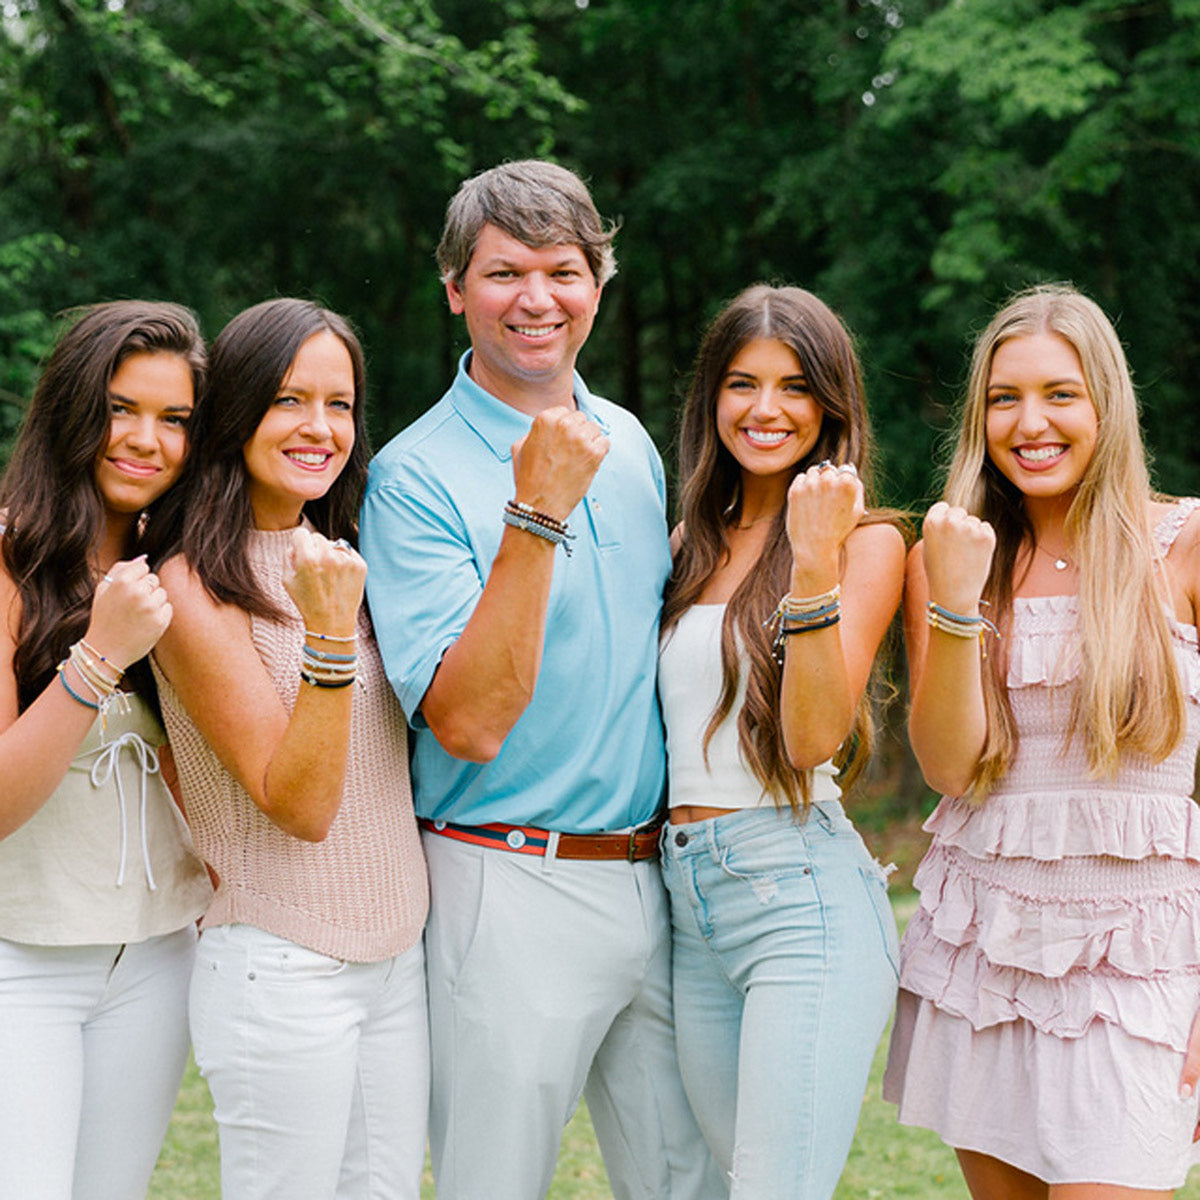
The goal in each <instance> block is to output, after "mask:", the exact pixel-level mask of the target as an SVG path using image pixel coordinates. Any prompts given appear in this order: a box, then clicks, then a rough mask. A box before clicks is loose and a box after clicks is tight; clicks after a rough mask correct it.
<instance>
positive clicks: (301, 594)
mask: <svg viewBox="0 0 1200 1200" xmlns="http://www.w3.org/2000/svg"><path fill="white" fill-rule="evenodd" d="M366 579H367V564H366V563H365V562H364V561H363V560H362V557H361V556H360V555H359V554H358V553H357V552H356V551H355V550H354V549H353V548H352V547H351V546H349V545H347V544H346V543H344V542H340V541H338V542H331V541H330V540H329V539H328V538H326V537H322V536H321V534H319V533H317V532H315V531H314V530H311V529H304V528H300V529H297V530H295V531H294V532H293V534H292V548H291V555H290V558H289V569H288V570H286V571H285V572H284V576H283V586H284V588H286V589H287V594H288V595H289V596H291V598H292V599H293V600H294V601H295V602H296V607H297V608H298V609H299V610H300V615H301V617H303V618H304V625H305V628H306V629H312V630H314V631H315V632H317V633H327V634H332V635H334V636H335V637H345V636H348V635H350V634H352V633H353V632H354V630H355V628H356V626H357V624H358V610H359V608H360V607H361V605H362V598H363V587H364V585H365V583H366Z"/></svg>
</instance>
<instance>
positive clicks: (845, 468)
mask: <svg viewBox="0 0 1200 1200" xmlns="http://www.w3.org/2000/svg"><path fill="white" fill-rule="evenodd" d="M837 473H838V474H839V475H854V476H856V477H857V475H858V468H857V467H856V466H855V465H854V464H853V463H848V462H846V463H839V464H838V467H837Z"/></svg>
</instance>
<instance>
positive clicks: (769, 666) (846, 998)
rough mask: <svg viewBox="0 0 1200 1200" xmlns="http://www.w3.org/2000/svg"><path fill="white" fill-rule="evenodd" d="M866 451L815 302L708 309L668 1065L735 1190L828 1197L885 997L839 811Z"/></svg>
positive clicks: (868, 519)
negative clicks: (674, 1063) (673, 1059)
mask: <svg viewBox="0 0 1200 1200" xmlns="http://www.w3.org/2000/svg"><path fill="white" fill-rule="evenodd" d="M869 448H870V433H869V429H868V424H867V414H866V408H865V404H864V399H863V389H862V383H861V377H860V371H859V366H858V362H857V360H856V358H855V355H854V350H853V347H852V345H851V341H850V338H849V335H848V334H847V332H846V330H845V328H844V327H843V326H842V324H841V322H840V321H839V320H838V318H837V317H836V316H835V315H834V314H833V313H832V312H831V311H830V310H829V309H828V308H827V307H826V306H825V305H824V304H823V303H822V302H821V301H820V300H818V299H817V298H816V297H815V296H813V295H811V294H810V293H808V292H805V291H802V290H801V289H799V288H774V287H766V286H757V287H752V288H750V289H748V290H747V291H745V292H743V293H742V294H741V295H740V296H738V297H737V298H736V299H735V300H734V301H733V302H732V303H731V304H730V305H729V306H728V307H727V308H726V309H725V310H724V311H723V312H722V313H721V314H720V315H719V316H718V317H717V318H716V320H715V321H714V322H713V324H712V326H711V328H710V329H709V331H708V333H707V335H706V336H705V339H704V341H703V343H702V345H701V348H700V352H699V356H698V359H697V362H696V367H695V372H694V375H693V378H692V382H691V387H690V389H689V393H688V397H687V401H686V405H685V409H684V415H683V426H682V432H681V438H680V454H679V459H680V461H679V467H680V477H681V480H682V505H681V508H682V518H683V519H682V522H681V524H680V526H679V528H678V530H677V531H676V535H675V539H674V540H675V544H676V557H675V568H674V572H673V574H672V576H671V580H670V582H669V584H668V588H667V596H666V602H665V607H664V614H663V640H662V649H661V653H660V673H659V690H660V696H661V700H662V707H663V715H664V719H665V721H666V728H667V748H668V763H669V768H668V769H669V788H670V794H669V802H670V806H671V810H670V821H671V823H670V825H669V827H668V828H667V830H666V833H665V835H664V838H663V869H664V872H665V876H666V880H667V886H668V889H669V891H670V896H671V911H672V921H673V928H674V994H675V1027H676V1040H677V1043H678V1047H679V1062H680V1067H681V1069H682V1072H683V1079H684V1084H685V1086H686V1088H687V1092H688V1097H689V1099H690V1100H691V1103H692V1106H693V1108H694V1109H695V1112H696V1115H697V1117H698V1119H699V1121H700V1125H701V1128H702V1129H703V1131H704V1135H705V1137H706V1139H707V1140H708V1143H709V1145H710V1146H711V1148H712V1150H713V1153H714V1154H715V1156H716V1158H717V1161H718V1163H719V1164H720V1165H721V1166H722V1168H723V1169H724V1170H725V1171H726V1172H727V1173H728V1175H729V1177H730V1179H731V1181H732V1183H731V1193H730V1195H731V1200H780V1198H781V1197H788V1198H789V1200H818V1198H825V1200H827V1198H828V1197H829V1196H831V1195H832V1193H833V1190H834V1187H835V1186H836V1184H837V1180H838V1176H839V1175H840V1174H841V1170H842V1166H843V1165H844V1163H845V1159H846V1154H847V1152H848V1151H849V1148H850V1142H851V1140H852V1138H853V1135H854V1128H855V1125H856V1123H857V1119H858V1110H859V1107H860V1105H861V1103H862V1096H863V1089H864V1087H865V1084H866V1079H867V1074H868V1071H869V1068H870V1063H871V1058H872V1055H873V1052H874V1049H875V1045H876V1043H877V1042H878V1040H879V1035H880V1034H881V1033H882V1031H883V1027H884V1025H885V1023H886V1021H887V1015H888V1011H889V1009H890V1008H891V1004H892V1000H893V997H894V995H895V988H896V953H897V950H896V927H895V922H894V920H893V918H892V913H891V909H890V907H889V905H888V901H887V894H886V883H885V879H884V873H883V871H882V869H881V868H880V867H879V866H878V864H876V863H875V862H874V860H873V859H872V858H871V856H870V855H869V854H868V853H867V851H866V849H865V847H864V846H863V844H862V841H861V839H860V838H859V837H858V834H857V833H856V832H855V831H854V828H853V826H852V825H851V824H850V822H849V820H848V819H847V818H846V815H845V813H844V812H843V810H842V806H841V803H840V797H841V786H840V784H844V783H845V781H846V779H847V776H848V775H851V776H852V774H853V773H854V771H855V769H856V767H857V766H860V765H861V764H860V763H858V762H852V761H849V760H852V759H855V758H856V757H857V758H861V753H859V752H861V750H862V749H863V747H864V745H865V740H866V732H867V730H866V724H865V723H866V720H867V706H866V701H865V700H864V693H865V690H866V687H867V682H868V678H869V676H870V674H871V669H872V665H873V662H874V658H875V654H876V651H877V649H878V647H879V644H880V641H881V640H882V638H883V636H884V633H885V631H886V630H887V627H888V624H889V622H890V621H891V619H892V616H893V614H894V613H895V611H896V608H897V606H898V604H899V601H900V590H901V580H902V576H903V569H904V540H903V537H902V535H901V534H900V532H899V530H898V529H897V527H896V525H895V523H894V522H891V521H889V520H888V519H887V518H886V516H884V515H881V514H871V515H868V514H867V513H866V510H865V507H864V505H865V495H864V482H863V476H864V475H865V474H866V468H867V466H868V459H869ZM851 751H853V752H851ZM834 762H837V763H838V765H839V766H840V767H841V769H842V775H841V776H840V779H839V773H838V767H835V766H834Z"/></svg>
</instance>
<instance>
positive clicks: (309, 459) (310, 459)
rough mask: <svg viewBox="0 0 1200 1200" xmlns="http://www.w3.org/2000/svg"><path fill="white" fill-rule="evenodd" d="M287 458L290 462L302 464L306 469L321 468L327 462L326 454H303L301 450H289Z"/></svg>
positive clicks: (327, 456)
mask: <svg viewBox="0 0 1200 1200" xmlns="http://www.w3.org/2000/svg"><path fill="white" fill-rule="evenodd" d="M287 456H288V458H290V459H291V460H292V462H298V463H303V464H304V466H306V467H323V466H324V465H325V464H326V463H327V462H328V461H329V455H328V454H316V453H305V452H304V451H302V450H289V451H288V453H287Z"/></svg>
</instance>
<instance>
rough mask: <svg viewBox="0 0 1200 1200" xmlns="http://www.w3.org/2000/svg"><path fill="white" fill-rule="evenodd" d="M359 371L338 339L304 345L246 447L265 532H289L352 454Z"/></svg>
mask: <svg viewBox="0 0 1200 1200" xmlns="http://www.w3.org/2000/svg"><path fill="white" fill-rule="evenodd" d="M355 403H356V397H355V395H354V365H353V363H352V361H351V358H350V351H349V350H347V349H346V345H345V343H344V342H343V341H342V340H341V338H339V337H338V336H337V335H336V334H333V333H330V332H329V330H327V329H323V330H321V331H320V332H319V333H314V334H313V335H312V337H310V338H308V339H307V340H306V341H304V342H303V343H301V346H300V349H299V350H297V351H296V357H295V358H294V359H293V360H292V365H291V367H290V368H289V369H288V372H287V374H286V375H285V376H284V379H283V382H282V383H281V384H280V386H279V391H278V393H277V395H276V398H275V401H274V403H273V404H272V405H271V407H270V408H268V409H267V411H266V413H265V414H264V415H263V418H262V420H261V421H260V422H259V423H258V428H257V429H255V431H254V435H253V436H252V437H251V438H250V440H249V441H248V442H247V443H246V444H245V446H244V447H243V449H242V455H243V458H244V459H245V463H246V471H247V473H248V475H249V477H250V482H249V489H248V490H249V496H250V504H251V506H252V507H253V509H254V523H255V525H256V526H257V527H258V528H259V529H290V528H292V527H293V526H295V525H298V524H299V523H300V515H301V512H302V511H303V508H304V505H305V504H306V503H307V502H308V501H310V500H318V499H320V498H321V497H322V496H323V495H325V493H326V492H327V491H329V489H330V487H332V485H333V483H334V480H336V479H337V477H338V475H339V474H341V471H342V468H343V467H344V466H345V465H346V461H347V459H348V458H349V457H350V451H351V450H352V449H353V448H354V405H355Z"/></svg>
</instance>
